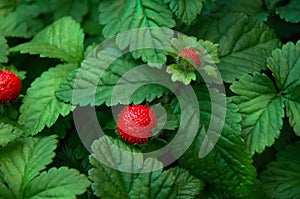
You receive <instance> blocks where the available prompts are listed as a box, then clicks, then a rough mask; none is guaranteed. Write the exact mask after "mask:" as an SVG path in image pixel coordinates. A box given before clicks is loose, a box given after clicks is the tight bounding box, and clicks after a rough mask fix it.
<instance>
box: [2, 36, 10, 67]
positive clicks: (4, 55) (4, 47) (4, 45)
mask: <svg viewBox="0 0 300 199" xmlns="http://www.w3.org/2000/svg"><path fill="white" fill-rule="evenodd" d="M0 46H1V48H0V63H6V62H7V61H8V58H7V56H8V54H9V51H8V50H9V46H8V45H7V42H6V39H5V38H4V37H2V36H0Z"/></svg>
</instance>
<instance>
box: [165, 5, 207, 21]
mask: <svg viewBox="0 0 300 199" xmlns="http://www.w3.org/2000/svg"><path fill="white" fill-rule="evenodd" d="M165 2H166V3H169V7H170V9H171V10H172V12H174V13H175V15H176V17H177V18H178V19H179V20H180V21H181V22H183V23H185V24H186V25H190V24H191V23H192V22H193V21H194V20H195V19H196V17H197V15H198V14H200V13H201V10H202V7H203V3H204V2H205V0H165Z"/></svg>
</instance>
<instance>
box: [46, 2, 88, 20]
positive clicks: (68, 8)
mask: <svg viewBox="0 0 300 199" xmlns="http://www.w3.org/2000/svg"><path fill="white" fill-rule="evenodd" d="M51 3H53V4H54V5H55V12H54V19H56V20H57V19H59V18H61V17H63V16H71V17H72V18H73V19H75V20H76V21H77V22H79V23H81V22H82V20H83V17H84V16H85V15H86V14H87V13H88V11H89V10H88V0H75V1H74V0H55V1H54V2H53V1H52V2H51Z"/></svg>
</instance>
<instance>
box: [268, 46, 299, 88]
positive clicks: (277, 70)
mask: <svg viewBox="0 0 300 199" xmlns="http://www.w3.org/2000/svg"><path fill="white" fill-rule="evenodd" d="M267 67H268V68H269V69H270V70H271V71H272V73H273V76H274V77H275V80H276V85H277V87H278V88H279V89H280V91H285V92H286V91H287V90H288V89H289V88H290V87H294V86H296V85H300V81H299V79H300V72H299V71H300V41H298V42H297V44H296V45H295V44H293V43H292V42H288V43H287V44H285V45H283V46H282V48H281V49H275V50H274V51H273V52H272V57H269V58H268V63H267Z"/></svg>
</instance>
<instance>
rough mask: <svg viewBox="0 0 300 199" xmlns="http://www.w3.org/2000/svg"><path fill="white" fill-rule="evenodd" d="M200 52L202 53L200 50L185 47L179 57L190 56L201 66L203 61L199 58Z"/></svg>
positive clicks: (186, 57) (185, 57)
mask: <svg viewBox="0 0 300 199" xmlns="http://www.w3.org/2000/svg"><path fill="white" fill-rule="evenodd" d="M199 54H200V51H199V50H194V49H190V48H185V49H183V50H182V51H181V52H180V54H179V57H182V58H184V59H187V60H188V58H190V59H192V60H193V61H194V62H195V64H196V65H197V66H200V64H201V62H200V59H199Z"/></svg>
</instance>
